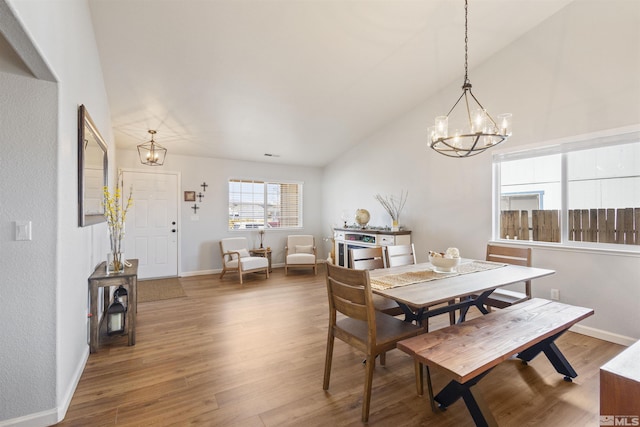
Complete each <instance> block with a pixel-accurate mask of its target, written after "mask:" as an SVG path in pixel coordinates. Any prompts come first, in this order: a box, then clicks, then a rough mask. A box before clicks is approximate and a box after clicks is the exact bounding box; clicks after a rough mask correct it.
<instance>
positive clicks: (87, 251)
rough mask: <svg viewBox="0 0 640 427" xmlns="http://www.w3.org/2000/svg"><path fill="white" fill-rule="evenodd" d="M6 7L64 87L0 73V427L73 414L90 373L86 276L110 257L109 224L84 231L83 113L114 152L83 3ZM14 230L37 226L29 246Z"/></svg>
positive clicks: (38, 1) (33, 0) (15, 1)
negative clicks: (80, 175) (19, 224)
mask: <svg viewBox="0 0 640 427" xmlns="http://www.w3.org/2000/svg"><path fill="white" fill-rule="evenodd" d="M7 4H8V5H9V6H10V7H11V9H12V10H13V12H14V15H15V16H16V17H17V20H18V21H19V23H20V24H21V26H22V27H23V28H24V29H25V30H26V32H27V34H28V36H29V38H30V39H31V41H32V43H33V45H34V46H35V49H34V52H37V53H39V54H40V55H41V56H42V59H43V60H44V62H46V64H48V66H49V68H50V70H51V71H52V72H53V74H54V75H55V77H56V80H57V84H56V83H49V82H47V83H44V82H41V81H38V80H36V79H35V78H29V77H24V76H20V77H15V76H11V75H7V74H2V75H0V82H1V83H0V85H1V86H2V90H0V93H2V98H1V100H2V101H1V102H0V116H1V117H2V119H3V122H2V126H1V129H2V143H1V144H2V148H3V152H4V153H7V154H9V156H7V157H4V156H3V158H2V175H3V176H2V180H0V188H1V189H2V190H1V191H2V194H1V195H2V198H1V199H2V201H3V204H2V215H0V220H1V223H0V224H1V230H2V235H1V236H2V238H1V242H2V259H3V261H2V262H3V264H2V288H1V292H2V298H1V299H2V304H3V307H7V308H8V309H3V310H0V321H1V322H2V324H4V325H10V327H8V328H3V329H4V331H3V336H2V346H1V347H0V348H1V350H0V352H2V357H1V358H0V381H1V385H0V390H1V392H0V425H1V424H2V421H3V420H5V421H6V420H8V421H6V422H8V423H17V422H18V421H17V419H18V417H23V418H21V419H20V422H23V423H24V424H28V425H45V424H51V423H54V422H56V421H57V420H59V419H60V418H61V416H62V415H64V412H65V410H66V406H67V405H68V403H69V402H70V399H71V396H72V394H73V391H74V390H75V385H76V382H77V381H78V379H79V376H80V375H81V373H82V370H83V368H84V363H85V361H86V358H87V356H88V345H87V301H88V296H87V277H88V276H89V275H90V273H91V272H92V271H93V268H94V266H95V264H96V263H97V262H98V261H99V260H101V259H104V254H105V249H106V241H105V239H104V237H105V236H106V229H105V228H104V225H98V226H93V227H86V228H79V227H78V220H77V172H76V171H77V148H76V147H77V109H78V106H79V105H80V104H85V105H86V106H87V108H88V110H89V112H90V114H91V116H92V118H93V119H94V121H95V122H96V124H97V126H98V128H99V129H100V131H101V133H102V134H103V136H104V138H105V140H106V141H107V142H108V143H110V144H111V141H112V136H111V131H110V117H109V110H108V106H107V99H106V94H105V90H104V83H103V79H102V72H101V68H100V61H99V59H98V56H97V48H96V44H95V40H94V36H93V29H92V26H91V18H90V14H89V9H88V5H87V3H86V0H65V1H44V0H30V1H25V0H8V1H7ZM3 30H6V28H3ZM15 48H16V50H17V51H18V53H19V54H24V53H25V51H26V50H29V49H28V48H25V46H24V45H21V46H18V47H15ZM5 119H6V122H5V121H4V120H5ZM113 154H114V150H113V148H111V149H110V155H111V156H112V158H113ZM5 201H6V204H5ZM9 207H10V210H9ZM14 220H31V221H32V222H33V240H32V241H30V242H15V241H13V239H14V237H13V231H12V228H11V227H12V224H13V223H12V221H14ZM5 255H6V257H5ZM5 261H6V262H5Z"/></svg>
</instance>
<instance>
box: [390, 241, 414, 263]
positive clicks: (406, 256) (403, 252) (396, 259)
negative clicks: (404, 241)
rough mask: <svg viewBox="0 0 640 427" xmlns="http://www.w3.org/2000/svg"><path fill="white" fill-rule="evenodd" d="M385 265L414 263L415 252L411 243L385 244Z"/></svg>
mask: <svg viewBox="0 0 640 427" xmlns="http://www.w3.org/2000/svg"><path fill="white" fill-rule="evenodd" d="M385 254H386V257H385V258H386V260H387V267H398V266H401V265H412V264H415V263H416V252H415V248H414V246H413V243H411V244H410V245H390V246H385Z"/></svg>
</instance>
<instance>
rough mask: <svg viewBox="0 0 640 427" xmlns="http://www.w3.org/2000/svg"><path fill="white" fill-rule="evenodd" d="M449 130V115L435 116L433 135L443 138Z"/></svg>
mask: <svg viewBox="0 0 640 427" xmlns="http://www.w3.org/2000/svg"><path fill="white" fill-rule="evenodd" d="M448 132H449V117H447V116H438V117H436V126H435V131H434V137H435V138H436V139H437V138H443V137H445V136H446V135H447V133H448Z"/></svg>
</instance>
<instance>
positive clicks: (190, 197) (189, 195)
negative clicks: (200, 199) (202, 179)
mask: <svg viewBox="0 0 640 427" xmlns="http://www.w3.org/2000/svg"><path fill="white" fill-rule="evenodd" d="M184 201H185V202H195V201H196V192H195V191H185V192H184Z"/></svg>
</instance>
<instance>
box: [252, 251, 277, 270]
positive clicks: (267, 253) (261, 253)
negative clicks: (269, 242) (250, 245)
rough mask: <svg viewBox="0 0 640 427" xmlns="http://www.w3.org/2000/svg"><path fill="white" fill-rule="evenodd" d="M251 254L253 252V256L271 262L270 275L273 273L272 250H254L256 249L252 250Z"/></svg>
mask: <svg viewBox="0 0 640 427" xmlns="http://www.w3.org/2000/svg"><path fill="white" fill-rule="evenodd" d="M249 252H251V255H255V256H261V257H263V258H267V259H268V260H269V273H271V272H272V271H273V270H272V269H271V248H254V249H251V250H250V251H249Z"/></svg>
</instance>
